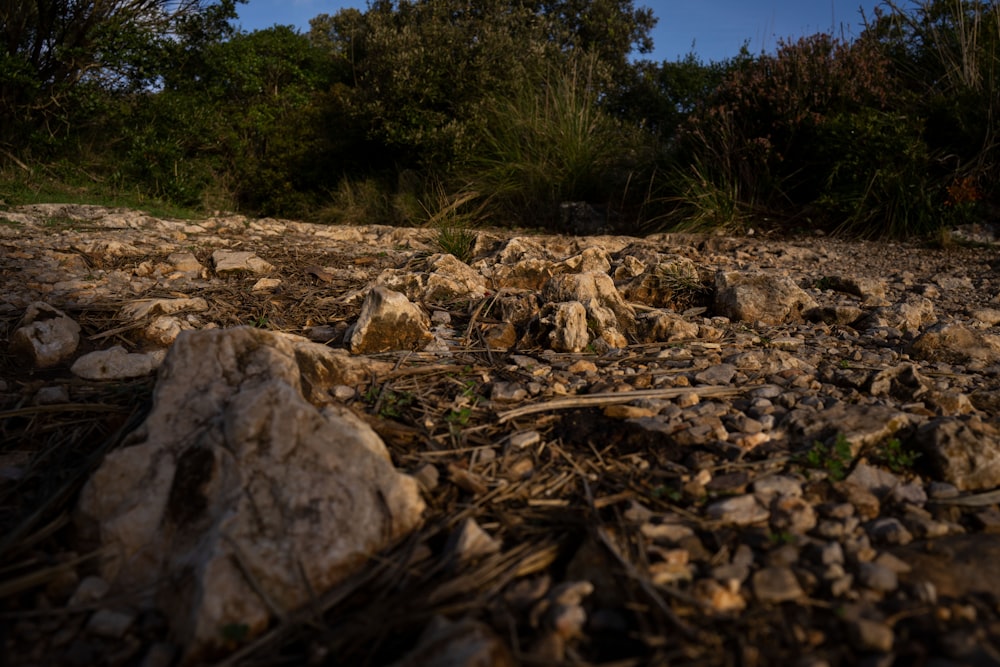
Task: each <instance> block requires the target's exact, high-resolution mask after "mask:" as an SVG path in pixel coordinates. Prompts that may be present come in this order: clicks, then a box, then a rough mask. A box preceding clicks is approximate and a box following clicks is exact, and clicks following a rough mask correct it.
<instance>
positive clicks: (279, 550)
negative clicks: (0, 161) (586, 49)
mask: <svg viewBox="0 0 1000 667" xmlns="http://www.w3.org/2000/svg"><path fill="white" fill-rule="evenodd" d="M954 238H955V240H956V242H955V243H953V244H950V245H947V246H945V247H943V248H930V247H928V246H926V245H921V244H916V243H914V244H902V243H876V242H867V243H862V242H846V241H841V240H836V239H831V238H826V237H819V236H815V237H799V238H791V239H785V238H779V237H776V236H774V235H766V234H757V235H756V236H746V237H739V238H734V237H718V236H712V237H708V236H693V235H670V234H660V235H654V236H649V237H646V238H631V237H624V236H599V237H588V238H578V237H569V236H544V235H535V234H525V233H514V232H508V231H487V230H483V231H478V232H476V233H474V234H466V233H463V232H456V231H446V232H441V231H437V230H427V229H416V230H414V229H396V228H387V227H362V228H357V227H320V226H313V225H308V224H303V223H295V222H289V221H279V220H247V219H245V218H242V217H217V218H210V219H207V220H199V221H177V220H158V219H154V218H151V217H148V216H146V215H144V214H141V213H138V212H132V211H114V210H108V209H102V208H97V207H81V206H63V205H39V206H30V207H22V208H16V209H11V210H7V211H3V212H0V290H2V291H0V294H2V297H0V299H2V300H0V338H2V339H3V340H2V341H0V342H2V345H0V441H2V445H0V447H2V449H0V535H4V536H6V537H4V538H3V539H2V541H0V561H2V563H3V566H2V570H0V571H2V573H3V574H2V575H0V600H2V607H0V618H2V619H3V622H2V627H3V628H4V630H5V633H4V637H3V640H4V644H3V651H4V653H3V655H2V658H0V660H2V661H3V662H4V663H6V664H18V665H56V664H66V665H144V666H146V667H157V666H160V665H171V664H178V663H179V662H183V663H186V664H202V663H212V664H215V663H218V664H227V665H235V664H246V665H263V664H316V665H320V664H329V665H341V664H344V665H347V664H350V665H357V664H370V665H382V664H397V665H470V666H471V665H514V664H526V665H532V664H537V665H543V664H544V665H548V664H607V665H647V664H649V665H667V664H669V665H803V666H806V665H808V666H812V667H819V666H821V665H839V664H864V665H872V666H875V665H935V666H937V667H946V666H950V665H956V666H957V665H997V664H1000V569H998V568H997V567H996V562H997V560H998V559H1000V537H998V532H1000V510H998V503H1000V492H997V491H996V489H997V488H998V487H1000V419H998V418H997V416H996V415H997V414H998V413H1000V380H998V377H1000V331H998V327H1000V245H998V244H996V243H995V239H994V238H993V236H991V235H990V234H989V230H962V233H961V234H959V233H958V232H956V233H955V235H954ZM445 250H447V251H450V252H452V253H454V254H457V255H462V256H463V259H465V260H466V261H464V262H463V261H460V260H459V259H457V258H456V257H455V256H454V255H453V254H447V253H445V252H444V251H445Z"/></svg>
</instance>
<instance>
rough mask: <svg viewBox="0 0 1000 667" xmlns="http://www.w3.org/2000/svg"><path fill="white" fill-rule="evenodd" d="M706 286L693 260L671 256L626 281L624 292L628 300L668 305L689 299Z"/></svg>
mask: <svg viewBox="0 0 1000 667" xmlns="http://www.w3.org/2000/svg"><path fill="white" fill-rule="evenodd" d="M704 290H705V288H704V287H703V286H702V284H701V280H700V278H699V275H698V268H697V267H696V266H695V264H694V262H692V261H691V260H690V259H688V258H687V257H670V258H665V259H664V260H663V261H660V262H659V263H657V264H655V265H653V266H651V267H647V268H646V270H645V271H644V272H643V273H642V274H641V275H639V276H637V277H636V278H634V279H632V280H631V281H629V282H628V284H626V285H625V287H624V288H623V289H622V293H623V294H624V296H625V298H626V299H628V300H629V301H636V302H639V303H643V304H645V305H647V306H653V307H654V308H665V307H667V306H669V305H671V304H674V303H677V302H681V303H686V302H687V301H690V300H691V298H692V297H693V296H695V295H697V294H700V293H701V292H702V291H704Z"/></svg>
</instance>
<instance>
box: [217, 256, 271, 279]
mask: <svg viewBox="0 0 1000 667" xmlns="http://www.w3.org/2000/svg"><path fill="white" fill-rule="evenodd" d="M212 266H213V267H214V268H215V272H216V273H217V274H219V275H220V276H221V275H226V274H233V273H270V272H271V271H273V270H274V266H273V265H272V264H269V263H268V262H265V261H264V260H263V259H261V258H260V257H258V256H257V255H255V254H254V253H252V252H246V251H243V250H216V251H215V252H213V253H212Z"/></svg>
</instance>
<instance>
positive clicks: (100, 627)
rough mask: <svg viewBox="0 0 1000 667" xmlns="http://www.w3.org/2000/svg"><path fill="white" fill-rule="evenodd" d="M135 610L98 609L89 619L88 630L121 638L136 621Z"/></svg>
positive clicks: (110, 637)
mask: <svg viewBox="0 0 1000 667" xmlns="http://www.w3.org/2000/svg"><path fill="white" fill-rule="evenodd" d="M135 616H136V614H135V612H134V611H116V610H114V609H98V610H97V611H95V612H94V614H93V616H91V617H90V620H89V621H87V632H89V633H91V634H93V635H97V636H99V637H107V638H109V639H121V638H122V637H123V636H124V635H125V633H126V632H128V629H129V628H130V627H132V623H134V622H135Z"/></svg>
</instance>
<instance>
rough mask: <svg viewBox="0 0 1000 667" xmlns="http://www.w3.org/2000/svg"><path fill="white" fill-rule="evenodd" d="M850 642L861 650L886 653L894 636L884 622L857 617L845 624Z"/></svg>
mask: <svg viewBox="0 0 1000 667" xmlns="http://www.w3.org/2000/svg"><path fill="white" fill-rule="evenodd" d="M847 631H848V636H849V637H850V639H851V644H853V645H854V647H855V648H856V649H858V650H861V651H875V652H878V653H888V652H889V651H891V650H892V645H893V642H894V641H895V636H894V634H893V631H892V628H891V627H889V626H888V625H886V624H885V623H882V622H879V621H872V620H869V619H867V618H858V619H854V620H853V621H850V622H849V623H848V626H847Z"/></svg>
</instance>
